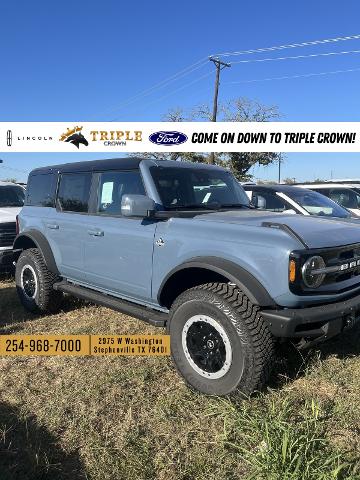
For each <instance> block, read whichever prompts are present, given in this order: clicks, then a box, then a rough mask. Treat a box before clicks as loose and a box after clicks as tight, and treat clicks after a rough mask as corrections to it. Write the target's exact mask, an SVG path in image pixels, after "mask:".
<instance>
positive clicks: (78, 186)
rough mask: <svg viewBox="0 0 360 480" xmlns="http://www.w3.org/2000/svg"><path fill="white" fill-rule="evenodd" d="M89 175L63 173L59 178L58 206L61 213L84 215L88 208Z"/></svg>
mask: <svg viewBox="0 0 360 480" xmlns="http://www.w3.org/2000/svg"><path fill="white" fill-rule="evenodd" d="M91 176H92V175H91V173H64V174H62V175H61V178H60V185H59V192H58V198H57V199H58V206H59V207H60V209H61V210H62V211H63V212H80V213H85V212H87V211H88V208H89V198H90V187H91Z"/></svg>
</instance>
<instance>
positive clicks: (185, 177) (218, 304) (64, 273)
mask: <svg viewBox="0 0 360 480" xmlns="http://www.w3.org/2000/svg"><path fill="white" fill-rule="evenodd" d="M19 227H20V231H19V234H18V236H17V237H16V239H15V243H14V251H15V255H16V260H17V263H16V284H17V289H18V293H19V296H20V300H21V301H22V303H23V305H24V306H25V308H27V309H28V310H30V311H37V312H48V311H52V312H53V311H56V310H58V309H59V308H60V305H61V300H62V297H63V294H64V293H67V294H71V295H74V296H76V297H80V298H84V299H87V300H90V301H92V302H95V303H98V304H100V305H105V306H107V307H110V308H113V309H115V310H119V311H121V312H124V313H126V314H130V315H133V316H135V317H137V318H140V319H143V320H145V321H147V322H150V323H151V324H153V325H158V326H166V327H167V329H168V331H169V333H170V335H171V349H172V356H173V358H174V360H175V363H176V366H177V368H178V370H179V372H180V373H181V374H182V375H183V377H184V378H185V380H186V381H187V382H188V384H190V385H191V386H193V387H195V388H197V389H198V390H200V391H202V392H205V393H209V394H218V395H222V394H228V393H230V392H232V391H234V390H235V389H239V390H241V391H242V392H244V393H246V394H249V393H251V392H253V391H254V390H256V389H259V388H260V387H261V386H262V384H263V383H264V382H266V379H267V377H268V374H269V371H270V367H271V365H272V364H273V357H274V352H275V346H276V343H277V339H279V338H291V339H293V340H296V342H297V343H298V344H299V346H302V347H304V346H310V345H313V344H314V343H316V342H319V341H322V340H325V339H327V338H330V337H331V336H333V335H336V334H338V333H340V332H341V331H343V330H344V329H345V328H349V327H351V326H352V325H354V323H355V322H356V321H357V320H358V318H359V310H360V227H359V225H358V224H357V223H356V221H353V220H352V219H341V220H338V221H334V220H328V219H326V218H322V217H305V216H297V215H291V214H274V213H272V212H264V211H257V210H255V209H253V208H252V207H251V206H250V205H249V200H248V197H247V195H246V193H245V192H244V190H243V188H242V187H241V186H240V185H239V184H238V182H237V181H236V179H235V178H234V177H233V175H232V174H231V173H230V172H228V171H226V170H224V169H222V168H220V167H216V166H210V165H204V164H193V163H185V162H170V161H155V160H144V159H141V158H120V159H111V160H101V161H94V162H81V163H72V164H65V165H57V166H52V167H46V168H39V169H36V170H34V171H32V172H31V173H30V176H29V182H28V189H27V194H26V202H25V207H24V208H23V209H22V211H21V213H20V215H19Z"/></svg>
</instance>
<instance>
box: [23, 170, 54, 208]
mask: <svg viewBox="0 0 360 480" xmlns="http://www.w3.org/2000/svg"><path fill="white" fill-rule="evenodd" d="M55 182H56V176H55V175H54V174H53V173H46V174H39V175H30V177H29V181H28V185H27V188H26V201H25V205H29V206H32V207H53V206H54V203H55Z"/></svg>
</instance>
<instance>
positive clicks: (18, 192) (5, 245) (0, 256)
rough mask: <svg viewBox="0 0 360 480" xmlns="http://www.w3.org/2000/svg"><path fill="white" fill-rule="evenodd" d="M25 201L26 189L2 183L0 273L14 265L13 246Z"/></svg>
mask: <svg viewBox="0 0 360 480" xmlns="http://www.w3.org/2000/svg"><path fill="white" fill-rule="evenodd" d="M24 201H25V188H24V187H23V186H21V185H17V184H15V183H10V182H1V181H0V271H2V270H8V269H9V268H11V265H12V259H13V255H12V246H13V243H14V239H15V236H16V216H17V215H18V214H19V212H20V210H21V208H22V207H23V205H24Z"/></svg>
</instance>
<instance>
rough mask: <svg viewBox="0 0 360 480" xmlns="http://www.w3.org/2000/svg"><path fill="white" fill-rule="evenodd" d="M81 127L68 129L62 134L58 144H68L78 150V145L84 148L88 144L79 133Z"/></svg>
mask: <svg viewBox="0 0 360 480" xmlns="http://www.w3.org/2000/svg"><path fill="white" fill-rule="evenodd" d="M82 129H83V127H78V126H76V127H74V128H72V129H70V128H68V129H67V132H66V133H63V134H62V135H61V137H60V142H70V143H72V144H73V145H75V147H76V148H79V145H80V143H82V144H83V145H85V146H86V147H87V146H88V145H89V142H88V141H87V140H86V138H85V137H84V135H83V134H82V133H81V130H82Z"/></svg>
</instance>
